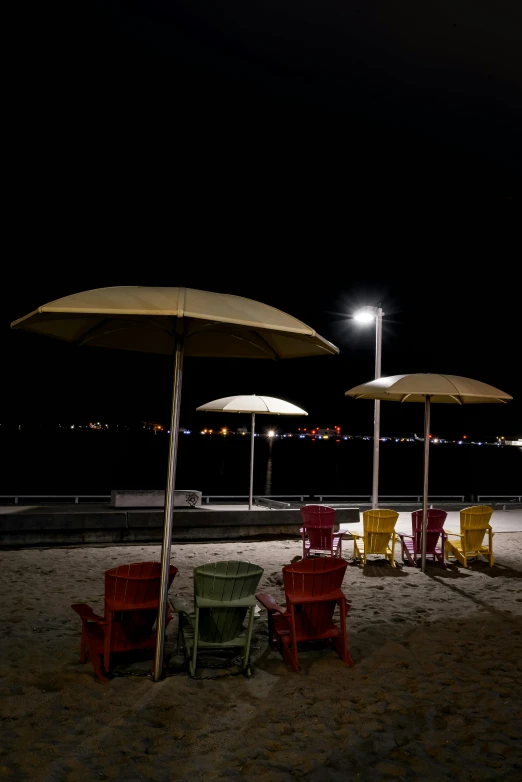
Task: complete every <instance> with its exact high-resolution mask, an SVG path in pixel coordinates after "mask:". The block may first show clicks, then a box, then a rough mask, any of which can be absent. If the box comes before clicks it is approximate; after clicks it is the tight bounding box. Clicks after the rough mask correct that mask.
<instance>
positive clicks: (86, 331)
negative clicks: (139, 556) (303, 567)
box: [11, 286, 339, 681]
mask: <svg viewBox="0 0 522 782" xmlns="http://www.w3.org/2000/svg"><path fill="white" fill-rule="evenodd" d="M11 327H12V328H15V329H18V328H19V329H25V330H27V331H32V332H34V333H36V334H44V335H47V336H50V337H56V338H57V339H61V340H65V341H66V342H70V343H76V344H79V345H92V346H98V347H105V348H119V349H122V350H138V351H144V352H152V353H164V354H167V355H168V354H174V387H173V394H172V412H171V423H170V432H171V435H170V448H169V462H168V472H167V486H166V491H165V520H164V525H163V543H162V549H161V565H162V567H161V591H160V601H159V610H158V622H157V625H158V636H157V643H156V658H155V663H154V680H155V681H158V680H159V679H160V678H161V677H162V671H163V644H164V638H165V615H166V608H167V591H168V574H169V565H170V549H171V542H172V511H173V507H174V484H175V477H176V461H177V450H178V439H179V413H180V401H181V380H182V371H183V356H184V355H188V356H213V357H228V358H266V359H269V358H271V359H279V358H298V357H301V356H318V355H320V356H324V355H331V354H336V353H339V349H338V348H337V347H335V345H332V343H331V342H328V341H327V340H326V339H323V337H321V336H320V335H319V334H317V333H316V332H315V331H314V329H312V328H311V327H310V326H307V325H306V323H302V322H301V321H300V320H297V318H293V317H292V316H291V315H288V314H287V313H286V312H282V311H281V310H278V309H275V308H274V307H270V306H269V305H268V304H262V303H261V302H259V301H254V300H252V299H246V298H243V297H242V296H232V295H230V294H226V293H214V292H212V291H200V290H195V289H193V288H149V287H141V286H124V287H115V288H98V289H94V290H88V291H83V292H81V293H73V294H72V295H70V296H65V297H64V298H62V299H57V300H56V301H52V302H50V303H49V304H44V305H43V306H41V307H38V309H37V310H35V311H34V312H31V313H29V315H26V316H25V317H23V318H20V319H19V320H15V321H14V322H13V323H11Z"/></svg>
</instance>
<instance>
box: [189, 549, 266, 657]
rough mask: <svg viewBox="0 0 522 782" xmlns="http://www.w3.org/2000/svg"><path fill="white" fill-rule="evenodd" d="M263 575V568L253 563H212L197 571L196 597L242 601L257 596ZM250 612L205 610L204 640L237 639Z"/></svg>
mask: <svg viewBox="0 0 522 782" xmlns="http://www.w3.org/2000/svg"><path fill="white" fill-rule="evenodd" d="M262 574H263V568H262V567H259V565H255V564H253V563H251V562H240V561H237V560H226V561H223V562H209V563H208V564H206V565H200V566H199V567H196V568H194V595H199V597H203V598H206V599H207V600H226V601H229V600H240V599H241V598H243V597H249V596H251V595H253V594H254V592H255V590H256V589H257V585H258V584H259V580H260V578H261V576H262ZM246 612H247V609H246V608H209V609H203V610H201V611H200V620H199V634H200V638H201V640H203V641H207V642H211V643H219V642H225V641H230V640H232V639H233V638H236V637H237V636H238V635H239V633H240V632H241V628H242V626H243V620H244V618H245V614H246Z"/></svg>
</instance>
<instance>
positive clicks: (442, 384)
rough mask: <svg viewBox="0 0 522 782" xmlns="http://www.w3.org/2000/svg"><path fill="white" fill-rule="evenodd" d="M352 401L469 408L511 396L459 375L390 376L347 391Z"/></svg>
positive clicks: (504, 400) (507, 399)
mask: <svg viewBox="0 0 522 782" xmlns="http://www.w3.org/2000/svg"><path fill="white" fill-rule="evenodd" d="M346 396H353V397H355V399H387V400H388V401H390V402H424V401H425V399H426V397H427V396H429V398H430V401H431V402H445V403H447V404H452V403H453V404H458V405H465V404H466V405H469V404H476V403H478V402H480V403H483V402H509V401H510V400H511V399H513V397H512V396H510V395H509V394H506V393H505V392H504V391H501V390H500V389H499V388H494V386H490V385H488V384H487V383H482V382H481V381H480V380H472V379H471V378H469V377H459V376H458V375H435V374H415V375H392V376H391V377H380V378H379V379H378V380H371V381H370V382H369V383H362V384H361V385H360V386H355V387H354V388H351V389H350V390H349V391H347V392H346Z"/></svg>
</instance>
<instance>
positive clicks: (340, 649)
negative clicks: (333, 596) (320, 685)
mask: <svg viewBox="0 0 522 782" xmlns="http://www.w3.org/2000/svg"><path fill="white" fill-rule="evenodd" d="M346 613H347V606H346V600H344V599H343V600H341V601H340V605H339V614H340V622H341V634H340V636H339V637H338V638H332V643H333V647H334V649H335V651H336V652H337V654H338V655H339V657H340V658H341V660H342V661H343V663H345V664H346V665H354V661H353V660H352V657H351V655H350V652H349V651H348V639H347V637H346Z"/></svg>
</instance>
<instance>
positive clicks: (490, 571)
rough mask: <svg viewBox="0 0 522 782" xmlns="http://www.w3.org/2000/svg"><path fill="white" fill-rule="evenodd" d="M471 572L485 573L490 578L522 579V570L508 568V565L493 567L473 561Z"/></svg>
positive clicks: (470, 564) (470, 565)
mask: <svg viewBox="0 0 522 782" xmlns="http://www.w3.org/2000/svg"><path fill="white" fill-rule="evenodd" d="M468 569H469V570H471V571H472V572H473V573H484V575H485V576H489V577H490V578H522V570H516V569H515V568H512V567H508V566H507V565H492V566H491V567H490V566H489V564H488V563H487V562H484V561H481V560H478V559H476V560H473V561H472V562H470V563H469V568H468Z"/></svg>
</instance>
